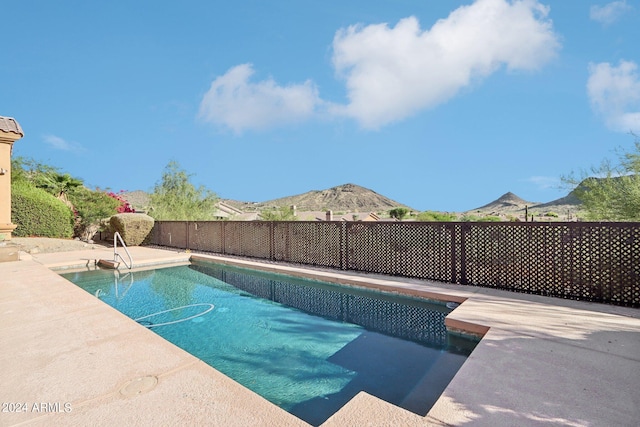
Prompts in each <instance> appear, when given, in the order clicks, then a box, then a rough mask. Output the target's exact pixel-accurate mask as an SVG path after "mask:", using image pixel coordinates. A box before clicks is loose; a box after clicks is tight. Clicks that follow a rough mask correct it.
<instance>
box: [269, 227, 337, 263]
mask: <svg viewBox="0 0 640 427" xmlns="http://www.w3.org/2000/svg"><path fill="white" fill-rule="evenodd" d="M273 226H274V259H275V260H276V261H285V262H294V263H299V264H307V265H316V266H323V267H331V268H342V267H343V265H344V262H343V254H344V237H343V236H344V232H343V227H344V223H342V222H324V221H323V222H311V221H292V222H274V223H273Z"/></svg>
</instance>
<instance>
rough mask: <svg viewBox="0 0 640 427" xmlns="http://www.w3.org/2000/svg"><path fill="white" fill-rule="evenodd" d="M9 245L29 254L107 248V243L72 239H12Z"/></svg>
mask: <svg viewBox="0 0 640 427" xmlns="http://www.w3.org/2000/svg"><path fill="white" fill-rule="evenodd" d="M10 242H11V243H15V244H17V245H20V246H21V247H22V248H21V250H22V251H24V252H28V253H31V254H37V253H41V254H42V253H51V252H66V251H79V250H83V249H101V248H106V247H109V244H108V243H107V242H96V243H86V242H82V241H80V240H72V239H50V238H48V237H13V238H12V239H11V240H10Z"/></svg>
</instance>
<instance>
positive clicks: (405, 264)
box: [346, 222, 455, 282]
mask: <svg viewBox="0 0 640 427" xmlns="http://www.w3.org/2000/svg"><path fill="white" fill-rule="evenodd" d="M346 231H347V240H346V242H347V269H349V270H357V271H367V272H372V273H381V274H391V275H394V276H406V277H416V278H422V279H431V280H439V281H445V282H448V281H452V280H454V275H455V271H454V268H455V262H453V265H454V267H453V268H452V256H453V254H454V252H453V251H454V242H455V240H454V239H455V234H454V231H453V228H452V225H451V224H448V223H425V222H406V223H403V222H351V223H348V224H347V226H346Z"/></svg>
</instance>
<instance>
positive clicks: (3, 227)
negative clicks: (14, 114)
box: [0, 117, 24, 241]
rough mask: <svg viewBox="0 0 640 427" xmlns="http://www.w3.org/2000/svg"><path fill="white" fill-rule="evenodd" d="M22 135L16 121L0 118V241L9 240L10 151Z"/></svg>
mask: <svg viewBox="0 0 640 427" xmlns="http://www.w3.org/2000/svg"><path fill="white" fill-rule="evenodd" d="M23 136H24V134H23V133H22V129H21V128H20V125H19V124H18V122H17V121H15V120H14V119H12V118H9V117H0V241H3V240H11V232H12V231H13V230H14V229H15V228H16V226H15V225H14V224H12V223H11V151H12V148H13V143H14V142H16V141H17V140H18V139H20V138H22V137H23Z"/></svg>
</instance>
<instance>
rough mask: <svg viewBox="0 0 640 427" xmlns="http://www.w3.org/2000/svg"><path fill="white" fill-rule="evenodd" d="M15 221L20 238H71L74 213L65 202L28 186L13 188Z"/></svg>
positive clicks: (15, 184)
mask: <svg viewBox="0 0 640 427" xmlns="http://www.w3.org/2000/svg"><path fill="white" fill-rule="evenodd" d="M11 221H12V222H13V223H14V224H16V225H17V226H18V227H17V228H16V229H15V231H14V232H13V235H14V236H16V237H27V236H38V237H57V238H70V237H71V236H72V235H73V212H71V209H69V208H68V207H67V206H66V205H65V204H64V202H62V201H61V200H58V199H56V198H55V197H53V196H52V195H51V194H49V193H47V192H46V191H44V190H42V189H40V188H36V187H34V186H32V185H31V184H29V183H27V182H16V183H14V185H12V186H11Z"/></svg>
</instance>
